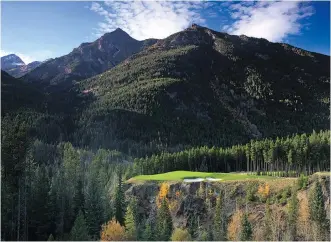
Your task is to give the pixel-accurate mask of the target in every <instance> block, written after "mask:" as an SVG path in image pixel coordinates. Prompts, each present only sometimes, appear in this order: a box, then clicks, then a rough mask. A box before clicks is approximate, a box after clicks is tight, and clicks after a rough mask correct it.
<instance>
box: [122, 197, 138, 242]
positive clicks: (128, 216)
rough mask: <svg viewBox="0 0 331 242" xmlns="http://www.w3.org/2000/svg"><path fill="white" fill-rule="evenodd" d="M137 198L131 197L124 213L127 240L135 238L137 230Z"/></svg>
mask: <svg viewBox="0 0 331 242" xmlns="http://www.w3.org/2000/svg"><path fill="white" fill-rule="evenodd" d="M136 211H137V199H136V198H131V200H130V203H129V205H128V207H127V210H126V213H125V235H126V239H127V240H136V239H137V232H138V221H137V214H136Z"/></svg>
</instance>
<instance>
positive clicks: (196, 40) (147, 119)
mask: <svg viewBox="0 0 331 242" xmlns="http://www.w3.org/2000/svg"><path fill="white" fill-rule="evenodd" d="M2 58H3V57H2ZM18 58H19V57H18ZM9 59H11V58H9ZM9 59H8V56H7V57H6V58H4V59H2V62H1V63H2V71H1V143H2V144H1V239H3V240H17V241H30V240H31V241H32V240H38V241H39V240H41V241H45V240H49V241H52V240H56V241H87V240H91V241H97V240H101V241H123V240H126V241H135V240H139V241H160V240H162V241H168V240H173V241H191V240H192V241H193V240H194V241H196V240H198V241H225V240H232V241H238V240H240V241H250V240H254V241H294V240H302V241H306V240H307V241H310V240H317V241H319V240H323V241H328V240H329V238H330V233H329V226H330V189H329V187H330V128H329V124H330V115H329V114H330V107H329V105H330V89H329V88H330V68H329V66H330V56H327V55H323V54H319V53H315V52H310V51H306V50H303V49H300V48H297V47H294V46H291V45H289V44H284V43H273V42H269V41H267V40H266V39H262V38H253V37H247V36H244V35H231V34H227V33H223V32H217V31H215V30H212V29H209V28H206V27H202V26H199V25H196V24H193V25H191V26H189V27H187V28H185V29H184V30H182V31H179V32H176V33H174V34H172V35H170V36H168V37H166V38H163V39H146V40H136V39H134V38H132V37H131V36H130V35H129V34H127V33H126V32H125V31H124V30H122V29H120V28H117V29H116V30H114V31H112V32H110V33H106V34H104V35H103V36H101V37H100V38H98V39H97V40H95V41H93V42H90V43H82V44H81V45H79V46H78V47H77V48H74V49H73V51H72V52H70V53H68V54H67V55H64V56H61V57H58V58H54V59H50V60H47V61H44V62H41V63H38V66H37V67H34V68H31V69H28V70H27V72H26V73H24V74H23V73H20V74H17V73H16V72H14V70H13V63H16V62H17V60H16V59H17V58H15V62H10V63H8V62H6V63H7V64H8V66H9V67H8V66H7V67H8V68H3V67H4V64H3V63H5V62H4V61H8V60H9ZM22 62H23V61H22ZM23 64H24V63H23ZM23 64H22V65H23ZM24 65H25V64H24ZM15 68H16V67H15ZM15 70H16V69H15Z"/></svg>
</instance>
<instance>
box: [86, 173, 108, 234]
mask: <svg viewBox="0 0 331 242" xmlns="http://www.w3.org/2000/svg"><path fill="white" fill-rule="evenodd" d="M94 174H95V172H93V171H90V174H89V176H88V177H89V181H88V184H87V189H86V197H85V219H86V224H87V226H88V231H89V234H90V236H91V237H92V238H93V239H95V238H98V236H99V235H100V229H101V225H102V223H103V215H104V211H103V206H102V204H101V200H100V197H101V191H100V187H99V183H98V181H97V178H96V176H95V175H94Z"/></svg>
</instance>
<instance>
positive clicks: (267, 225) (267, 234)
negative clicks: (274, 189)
mask: <svg viewBox="0 0 331 242" xmlns="http://www.w3.org/2000/svg"><path fill="white" fill-rule="evenodd" d="M271 223H272V220H271V209H270V199H269V198H268V199H267V201H266V208H265V217H264V229H263V235H264V239H265V240H267V241H268V240H272V239H271V233H272V229H271Z"/></svg>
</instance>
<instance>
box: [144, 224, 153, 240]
mask: <svg viewBox="0 0 331 242" xmlns="http://www.w3.org/2000/svg"><path fill="white" fill-rule="evenodd" d="M142 237H143V240H145V241H153V240H154V236H153V230H152V226H151V222H150V221H149V220H146V225H145V229H144V232H143V236H142Z"/></svg>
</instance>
